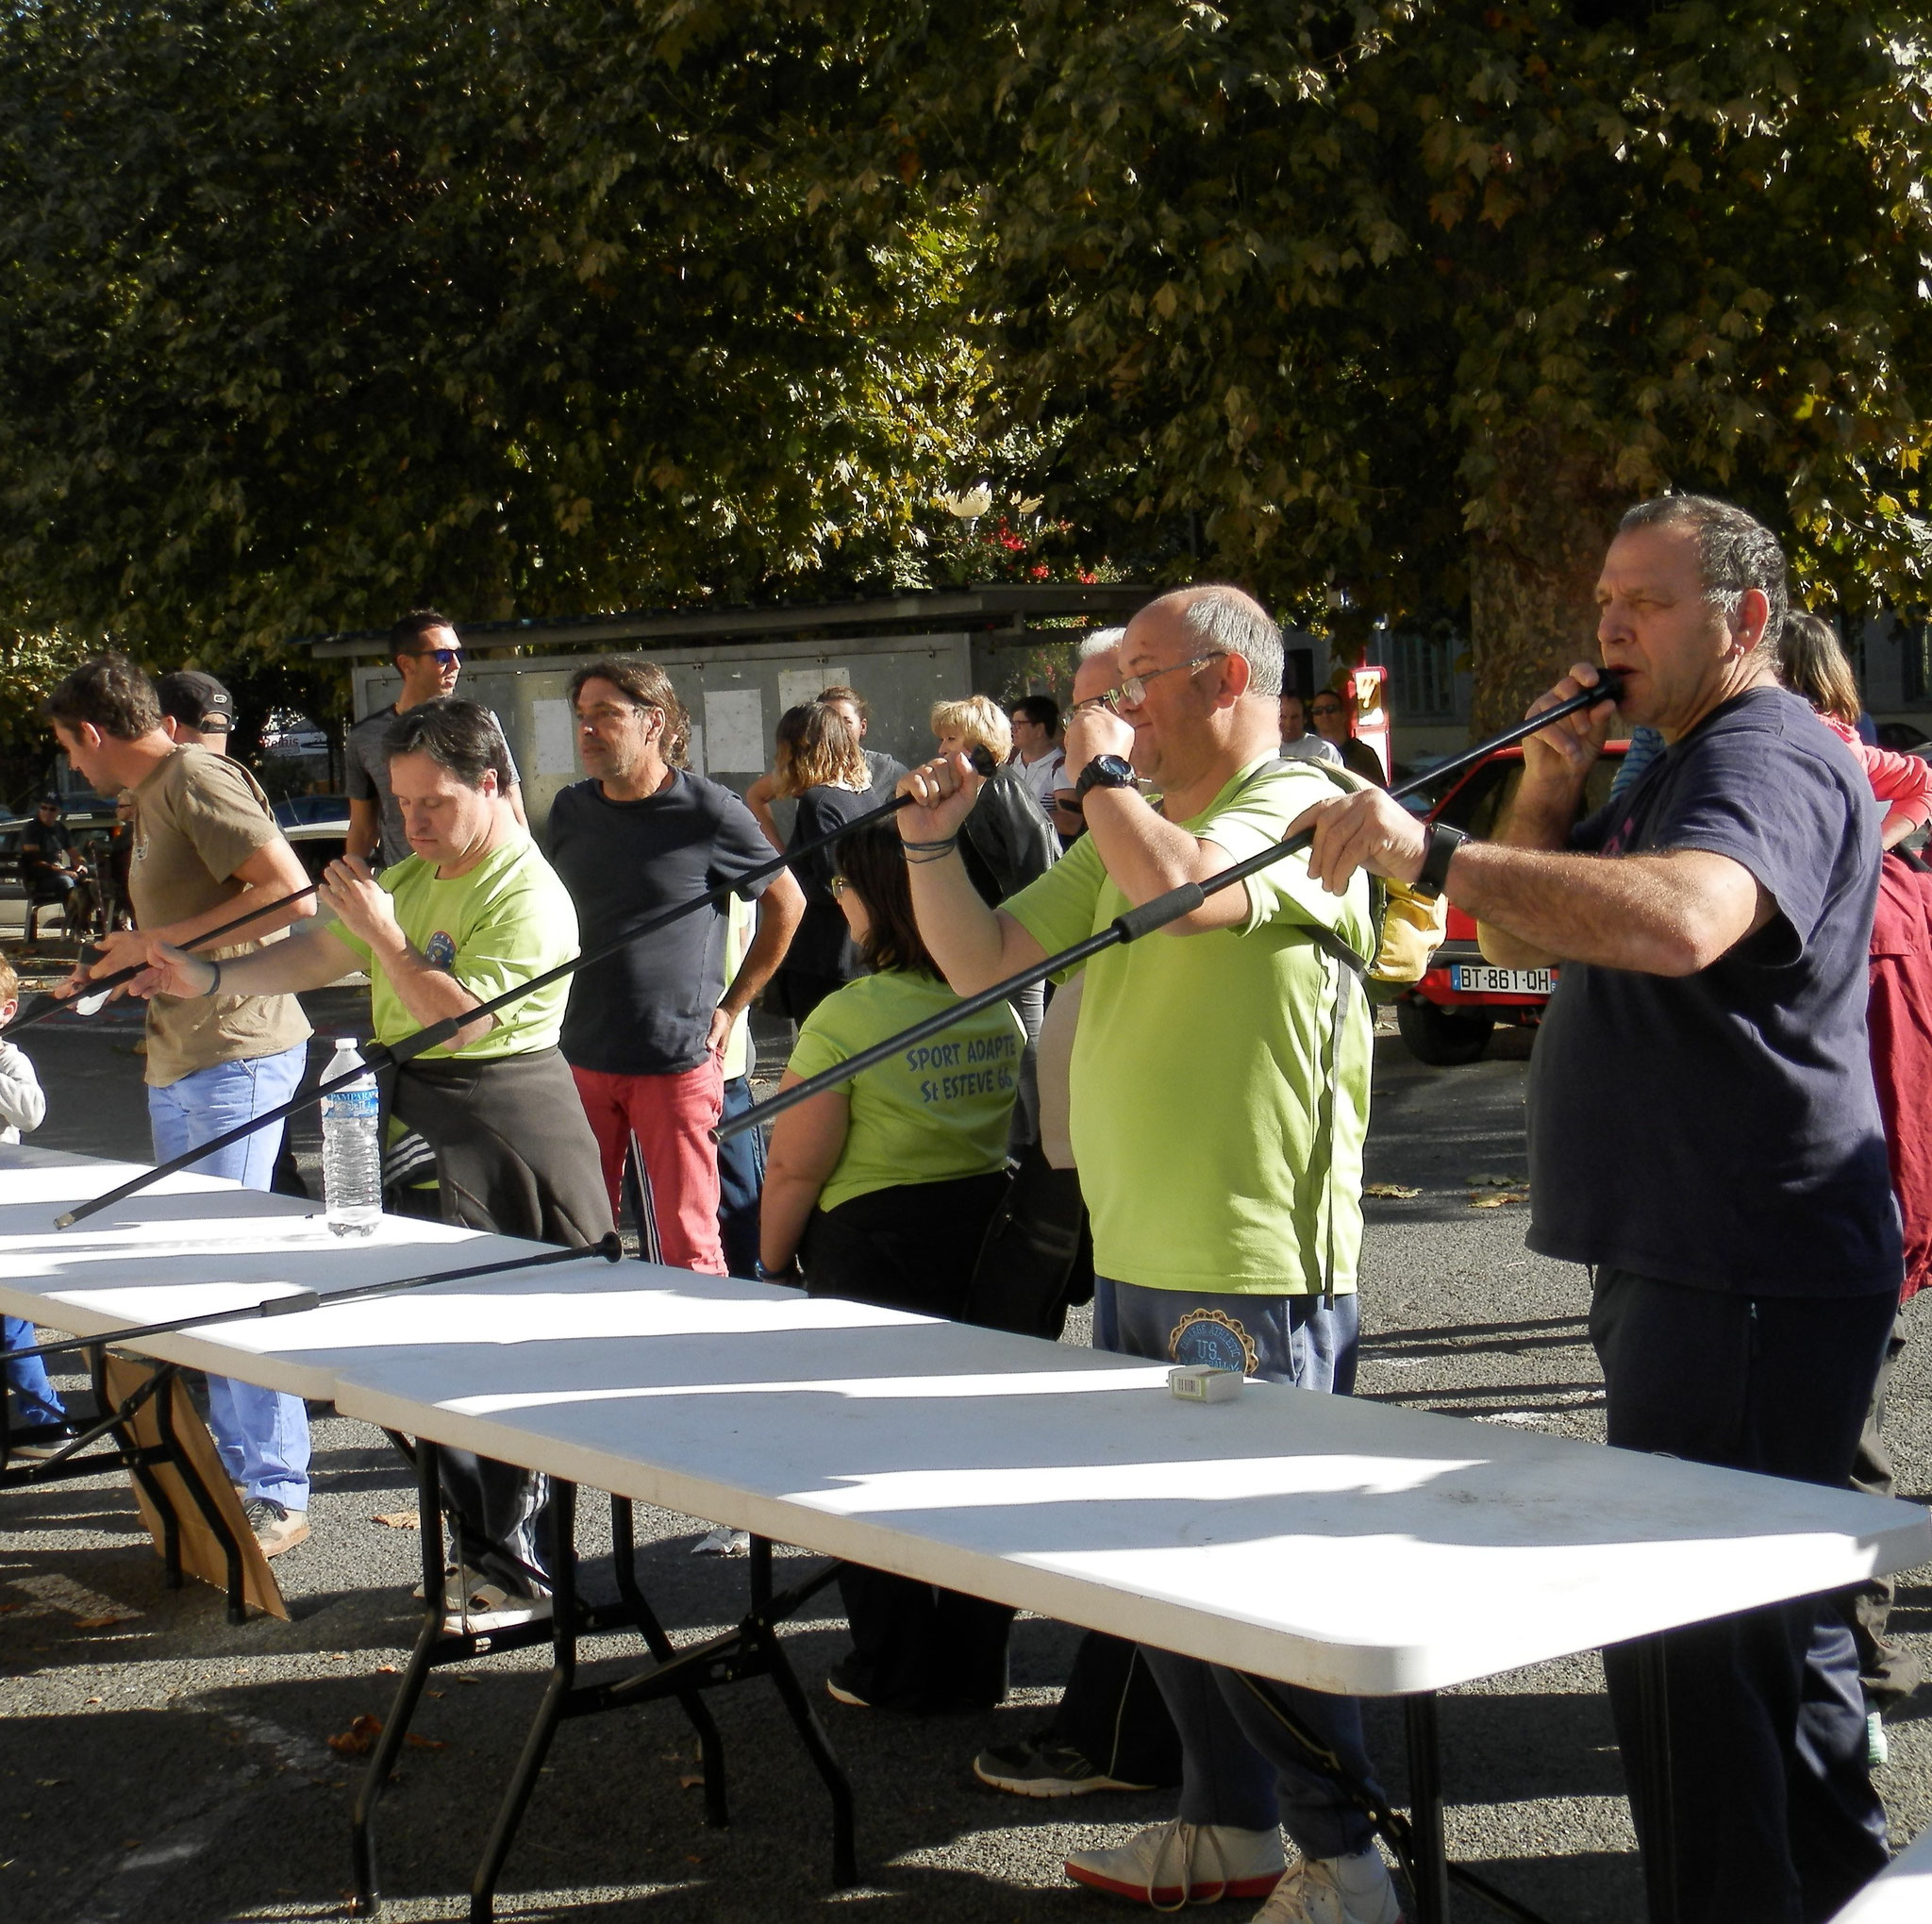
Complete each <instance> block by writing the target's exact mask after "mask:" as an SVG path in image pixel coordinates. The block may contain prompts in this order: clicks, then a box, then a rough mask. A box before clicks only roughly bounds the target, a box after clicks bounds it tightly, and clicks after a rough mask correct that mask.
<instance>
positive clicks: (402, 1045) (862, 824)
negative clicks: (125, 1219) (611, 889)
mask: <svg viewBox="0 0 1932 1924" xmlns="http://www.w3.org/2000/svg"><path fill="white" fill-rule="evenodd" d="M972 760H973V765H974V768H976V769H977V770H978V771H979V773H980V774H981V775H991V774H992V772H993V771H994V770H995V769H996V768H997V767H998V766H999V763H998V762H997V761H995V760H994V759H993V757H992V756H991V753H990V752H989V751H988V750H987V749H985V748H975V749H974V750H973V755H972ZM911 799H912V797H911V796H910V795H894V796H893V797H892V799H891V801H889V802H881V803H880V804H879V806H878V807H877V808H875V809H867V810H866V811H864V812H863V813H861V814H857V815H854V816H853V817H852V819H851V820H850V821H849V822H841V823H840V824H839V826H838V827H837V828H829V829H827V830H826V831H825V833H824V834H823V835H816V836H814V837H813V838H812V839H811V840H810V841H809V842H804V843H801V844H800V845H798V846H797V847H796V848H792V849H789V850H787V851H786V852H785V853H783V854H781V855H775V856H774V857H773V858H772V860H771V861H770V862H760V863H758V866H757V867H755V868H751V869H747V870H746V871H745V873H744V874H743V875H741V876H739V877H737V878H734V879H733V880H731V881H728V882H720V883H719V884H718V885H717V887H716V888H711V889H707V890H706V891H705V893H704V894H703V895H693V896H692V897H691V900H690V901H688V902H678V903H675V904H674V905H673V906H672V907H671V908H669V909H664V910H660V911H659V912H658V913H657V914H656V915H652V916H649V917H647V918H646V919H645V920H644V921H642V922H641V923H639V924H638V925H637V927H635V928H633V929H625V931H624V933H623V934H622V935H614V936H612V937H611V939H610V940H609V941H608V942H607V943H603V944H601V945H599V946H597V947H596V948H593V949H591V951H590V952H589V953H588V954H586V955H579V956H575V957H573V958H572V960H571V961H569V962H559V963H558V965H557V967H555V968H554V969H546V970H545V971H544V972H543V973H542V974H541V975H539V976H532V977H531V978H530V979H528V980H527V981H524V982H517V983H515V984H513V985H512V986H511V987H509V988H508V989H506V990H504V992H503V993H502V994H501V995H492V996H491V998H490V1000H489V1001H487V1002H479V1003H478V1004H477V1005H476V1006H475V1008H474V1009H466V1010H465V1011H464V1012H462V1013H461V1014H460V1015H447V1016H444V1017H443V1018H442V1020H441V1021H440V1022H432V1023H431V1024H430V1025H429V1026H428V1027H427V1028H426V1029H417V1030H416V1031H415V1033H414V1034H412V1035H406V1036H401V1037H398V1038H397V1040H396V1041H395V1042H393V1043H389V1044H383V1043H372V1044H371V1045H370V1046H369V1047H368V1049H367V1050H366V1051H364V1053H363V1057H362V1062H363V1066H364V1067H365V1068H368V1069H371V1070H377V1069H388V1068H396V1067H400V1066H401V1065H402V1064H403V1063H404V1062H413V1061H414V1060H415V1059H416V1057H418V1056H420V1055H421V1054H423V1052H424V1051H425V1049H433V1048H435V1047H437V1046H439V1045H441V1044H442V1043H445V1042H447V1041H449V1039H450V1038H451V1037H452V1036H453V1035H455V1034H456V1033H457V1032H458V1029H466V1028H468V1027H469V1025H470V1024H471V1023H473V1022H475V1020H476V1019H477V1017H478V1016H481V1015H494V1014H495V1013H496V1012H497V1011H498V1010H499V1009H504V1008H507V1007H508V1005H509V1004H510V1003H512V1002H515V1001H519V1000H521V999H522V998H523V997H524V996H525V995H529V994H531V993H532V991H534V990H537V989H542V988H547V987H548V986H549V985H550V984H551V983H552V982H557V981H561V980H562V979H564V978H565V977H566V976H574V975H575V974H576V972H577V971H578V970H579V969H583V968H588V967H589V966H590V965H591V963H592V962H602V961H603V960H604V959H605V958H606V957H607V956H612V955H615V954H616V953H617V952H618V950H620V949H622V948H625V947H628V946H629V945H630V944H631V943H633V942H637V941H639V940H641V938H642V937H644V936H646V935H654V934H656V933H657V931H658V929H663V928H666V927H668V926H669V925H670V924H671V923H673V922H676V921H679V920H681V919H682V918H683V917H684V916H686V915H693V914H695V913H696V912H698V911H699V910H700V909H708V908H715V907H716V906H717V904H718V903H720V902H722V901H723V900H724V897H725V896H726V895H735V894H737V893H738V892H739V891H741V890H742V889H743V888H744V887H745V886H746V884H748V883H750V882H755V881H762V880H764V879H765V878H766V877H767V876H774V875H776V874H777V872H778V871H779V870H780V869H781V868H786V867H789V866H790V865H791V863H792V862H800V861H802V860H803V859H804V858H805V857H806V856H808V855H816V854H817V853H818V852H819V850H820V849H822V848H828V847H830V846H831V845H832V844H833V843H834V842H838V841H841V840H842V839H843V838H844V837H845V836H847V835H850V834H853V833H855V832H856V831H857V830H858V829H860V828H870V827H871V826H872V825H873V824H874V822H883V821H884V820H886V819H887V817H888V816H891V815H894V814H897V813H898V811H900V810H901V809H903V808H904V807H905V806H906V804H907V803H908V801H910V800H911ZM356 1073H357V1074H358V1075H360V1074H361V1073H362V1071H361V1070H359V1069H358V1071H357V1072H356ZM331 1086H332V1085H331V1084H328V1083H325V1082H318V1083H317V1084H316V1086H315V1087H314V1088H313V1089H308V1090H299V1091H297V1093H296V1094H295V1095H293V1096H291V1097H290V1098H289V1099H288V1101H286V1102H282V1103H278V1104H276V1106H275V1108H274V1109H270V1110H265V1111H264V1112H263V1113H261V1114H260V1115H257V1116H252V1117H250V1118H249V1120H248V1121H246V1122H244V1123H238V1124H237V1125H236V1126H235V1128H233V1129H227V1130H225V1131H224V1132H223V1133H222V1134H221V1135H218V1136H215V1137H212V1138H210V1140H208V1142H205V1143H200V1144H197V1145H196V1146H194V1147H193V1148H192V1149H184V1150H183V1151H182V1152H181V1154H180V1155H178V1156H175V1157H171V1158H170V1159H169V1160H168V1161H167V1162H165V1163H157V1164H156V1165H155V1166H154V1167H153V1168H152V1169H144V1170H142V1173H141V1174H140V1175H139V1176H135V1177H130V1178H129V1179H128V1180H127V1181H125V1182H124V1183H122V1184H120V1185H119V1187H117V1188H114V1189H110V1190H108V1192H107V1194H106V1195H105V1196H95V1197H94V1198H93V1200H92V1201H91V1202H83V1203H76V1204H75V1207H74V1208H73V1209H71V1210H68V1211H67V1212H66V1213H64V1214H62V1215H58V1216H56V1217H55V1218H54V1227H55V1228H56V1229H57V1230H71V1229H73V1228H74V1226H75V1224H76V1223H84V1222H85V1221H86V1220H87V1219H88V1217H90V1216H92V1215H96V1214H98V1213H100V1212H101V1211H102V1210H104V1209H111V1208H112V1207H113V1206H114V1204H116V1203H117V1202H125V1200H126V1199H127V1198H128V1197H129V1196H139V1195H140V1194H141V1193H142V1191H143V1190H145V1189H150V1188H152V1187H153V1186H154V1184H156V1183H157V1182H158V1181H160V1180H161V1179H162V1178H163V1177H167V1176H173V1175H175V1174H177V1173H178V1172H179V1171H181V1170H183V1169H188V1168H192V1166H193V1165H194V1164H195V1163H199V1162H202V1161H204V1160H205V1159H206V1158H208V1157H209V1156H211V1155H213V1154H214V1153H215V1151H216V1150H217V1149H225V1148H226V1147H228V1146H229V1145H230V1144H231V1143H239V1142H242V1141H243V1140H244V1139H245V1138H247V1137H249V1136H252V1135H253V1134H254V1133H255V1132H256V1130H257V1129H266V1128H267V1127H268V1125H269V1124H270V1123H272V1122H282V1121H285V1120H286V1119H287V1118H288V1117H290V1116H291V1115H293V1114H294V1113H296V1112H297V1111H298V1110H303V1109H306V1108H308V1105H309V1104H310V1103H311V1102H318V1101H320V1100H321V1099H322V1097H323V1096H325V1095H327V1094H328V1091H329V1088H330V1087H331Z"/></svg>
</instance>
